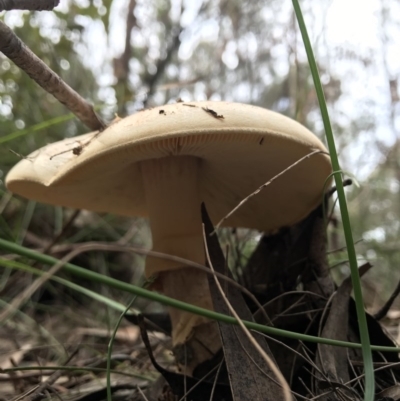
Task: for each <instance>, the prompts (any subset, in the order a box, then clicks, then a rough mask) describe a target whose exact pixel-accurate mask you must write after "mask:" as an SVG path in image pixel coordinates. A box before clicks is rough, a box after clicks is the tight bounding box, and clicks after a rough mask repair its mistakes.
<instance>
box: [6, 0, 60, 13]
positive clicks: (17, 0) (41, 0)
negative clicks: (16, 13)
mask: <svg viewBox="0 0 400 401" xmlns="http://www.w3.org/2000/svg"><path fill="white" fill-rule="evenodd" d="M59 3H60V0H0V11H9V10H29V11H48V10H52V9H53V8H54V7H57V6H58V4H59Z"/></svg>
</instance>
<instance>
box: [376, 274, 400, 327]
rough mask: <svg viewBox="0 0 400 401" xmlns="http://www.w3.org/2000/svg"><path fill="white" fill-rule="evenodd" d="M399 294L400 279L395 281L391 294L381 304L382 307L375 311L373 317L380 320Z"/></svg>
mask: <svg viewBox="0 0 400 401" xmlns="http://www.w3.org/2000/svg"><path fill="white" fill-rule="evenodd" d="M399 294H400V281H399V282H398V283H397V287H396V289H395V290H394V291H393V294H392V295H391V296H390V298H389V299H388V300H387V301H386V303H385V305H383V306H382V308H381V309H380V310H379V311H378V312H376V313H375V315H374V318H375V319H376V320H381V319H383V318H384V317H385V316H386V314H387V313H388V312H389V309H390V308H391V306H392V305H393V302H394V301H395V299H396V298H397V296H398V295H399Z"/></svg>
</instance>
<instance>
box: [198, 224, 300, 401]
mask: <svg viewBox="0 0 400 401" xmlns="http://www.w3.org/2000/svg"><path fill="white" fill-rule="evenodd" d="M203 241H204V244H205V253H206V260H207V262H208V265H209V267H210V270H211V271H212V272H213V274H214V280H215V284H216V286H217V287H218V290H219V292H220V294H221V297H222V298H223V300H224V302H225V304H226V306H227V307H228V309H229V311H230V312H231V313H232V315H233V317H234V318H235V319H236V320H237V322H238V324H239V326H240V327H241V329H242V330H243V331H244V333H245V334H246V336H247V337H248V339H249V341H250V342H251V343H252V344H253V346H254V347H255V348H256V350H257V351H258V352H259V353H260V355H261V356H262V357H263V358H264V360H265V361H266V362H267V365H268V366H269V368H270V369H271V371H272V372H273V373H274V374H275V377H276V379H277V380H278V382H279V385H280V386H281V387H282V390H283V394H284V397H285V400H286V401H292V400H293V398H292V394H291V390H290V387H289V385H288V384H287V382H286V379H285V378H284V377H283V375H282V373H281V371H280V370H279V369H278V368H277V366H276V365H275V363H274V362H273V361H272V360H271V358H270V357H269V356H268V355H267V353H266V352H265V351H264V350H263V349H262V347H261V346H260V344H259V343H258V342H257V341H256V340H255V339H254V337H253V336H252V334H251V333H250V331H249V330H248V329H247V327H246V326H245V325H244V324H243V322H242V320H241V319H240V317H239V315H238V314H237V313H236V311H235V309H234V308H233V307H232V305H231V303H230V302H229V299H228V298H227V296H226V294H225V292H224V290H223V289H222V286H221V284H220V282H219V280H218V277H217V275H216V274H215V273H216V272H215V271H214V267H213V264H212V262H211V258H210V254H209V252H208V248H207V241H206V234H205V232H204V226H203Z"/></svg>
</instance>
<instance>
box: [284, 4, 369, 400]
mask: <svg viewBox="0 0 400 401" xmlns="http://www.w3.org/2000/svg"><path fill="white" fill-rule="evenodd" d="M292 2H293V7H294V10H295V13H296V18H297V21H298V23H299V27H300V31H301V35H302V37H303V42H304V47H305V49H306V53H307V58H308V63H309V65H310V69H311V74H312V77H313V80H314V86H315V90H316V92H317V97H318V102H319V107H320V109H321V114H322V119H323V122H324V128H325V134H326V139H327V143H328V148H329V153H330V156H331V162H332V167H333V171H334V172H335V175H334V177H335V184H336V188H337V194H338V198H339V207H340V213H341V216H342V222H343V229H344V236H345V239H346V246H347V253H348V256H349V263H350V271H351V279H352V282H353V289H354V296H355V301H356V310H357V318H358V324H359V330H360V339H361V345H362V354H363V361H364V369H365V394H364V401H373V400H374V398H375V378H374V367H373V360H372V352H371V346H370V339H369V333H368V326H367V318H366V315H365V310H364V303H363V296H362V289H361V282H360V276H359V274H358V266H357V255H356V250H355V247H354V241H353V234H352V231H351V224H350V217H349V212H348V210H347V203H346V196H345V192H344V187H343V183H342V174H341V172H340V171H341V170H340V164H339V159H338V156H337V152H336V145H335V139H334V137H333V132H332V127H331V123H330V119H329V114H328V108H327V107H326V102H325V96H324V92H323V89H322V84H321V80H320V78H319V73H318V68H317V63H316V62H315V58H314V53H313V50H312V46H311V43H310V39H309V37H308V33H307V28H306V25H305V22H304V19H303V14H302V12H301V9H300V5H299V2H298V0H292Z"/></svg>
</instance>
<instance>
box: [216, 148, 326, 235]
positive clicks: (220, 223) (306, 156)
mask: <svg viewBox="0 0 400 401" xmlns="http://www.w3.org/2000/svg"><path fill="white" fill-rule="evenodd" d="M318 154H324V155H328V156H329V153H328V152H325V151H323V150H314V151H313V152H311V153H308V154H307V155H305V156H303V157H302V158H300V159H299V160H297V161H295V162H294V163H293V164H291V165H290V166H289V167H287V168H285V169H284V170H282V171H281V172H280V173H278V174H277V175H275V176H274V177H272V178H271V179H270V180H269V181H267V182H266V183H265V184H263V185H261V186H260V187H258V188H257V189H256V190H255V191H254V192H252V193H251V194H250V195H248V196H246V198H244V199H243V200H241V201H240V202H239V203H238V204H237V205H236V206H235V207H234V208H233V209H232V210H231V211H230V212H229V213H228V214H227V215H226V216H225V217H223V218H222V219H221V220H220V221H219V222H218V224H216V226H215V230H214V232H213V234H214V233H215V231H216V230H217V229H218V228H220V227H221V225H222V224H223V222H224V221H225V220H227V219H229V217H231V216H232V214H233V213H235V212H236V211H237V210H238V209H239V208H241V207H242V206H243V205H244V204H245V203H246V202H247V201H249V200H250V199H251V198H252V197H254V196H256V195H258V194H259V193H260V192H261V191H262V190H263V189H265V188H266V187H267V186H268V185H270V184H272V183H273V182H274V181H275V180H276V179H277V178H279V177H281V176H282V175H283V174H285V173H287V172H288V171H289V170H291V169H292V168H293V167H296V166H297V165H298V164H299V163H301V162H302V161H304V160H306V159H308V158H310V157H311V156H314V155H318Z"/></svg>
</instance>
